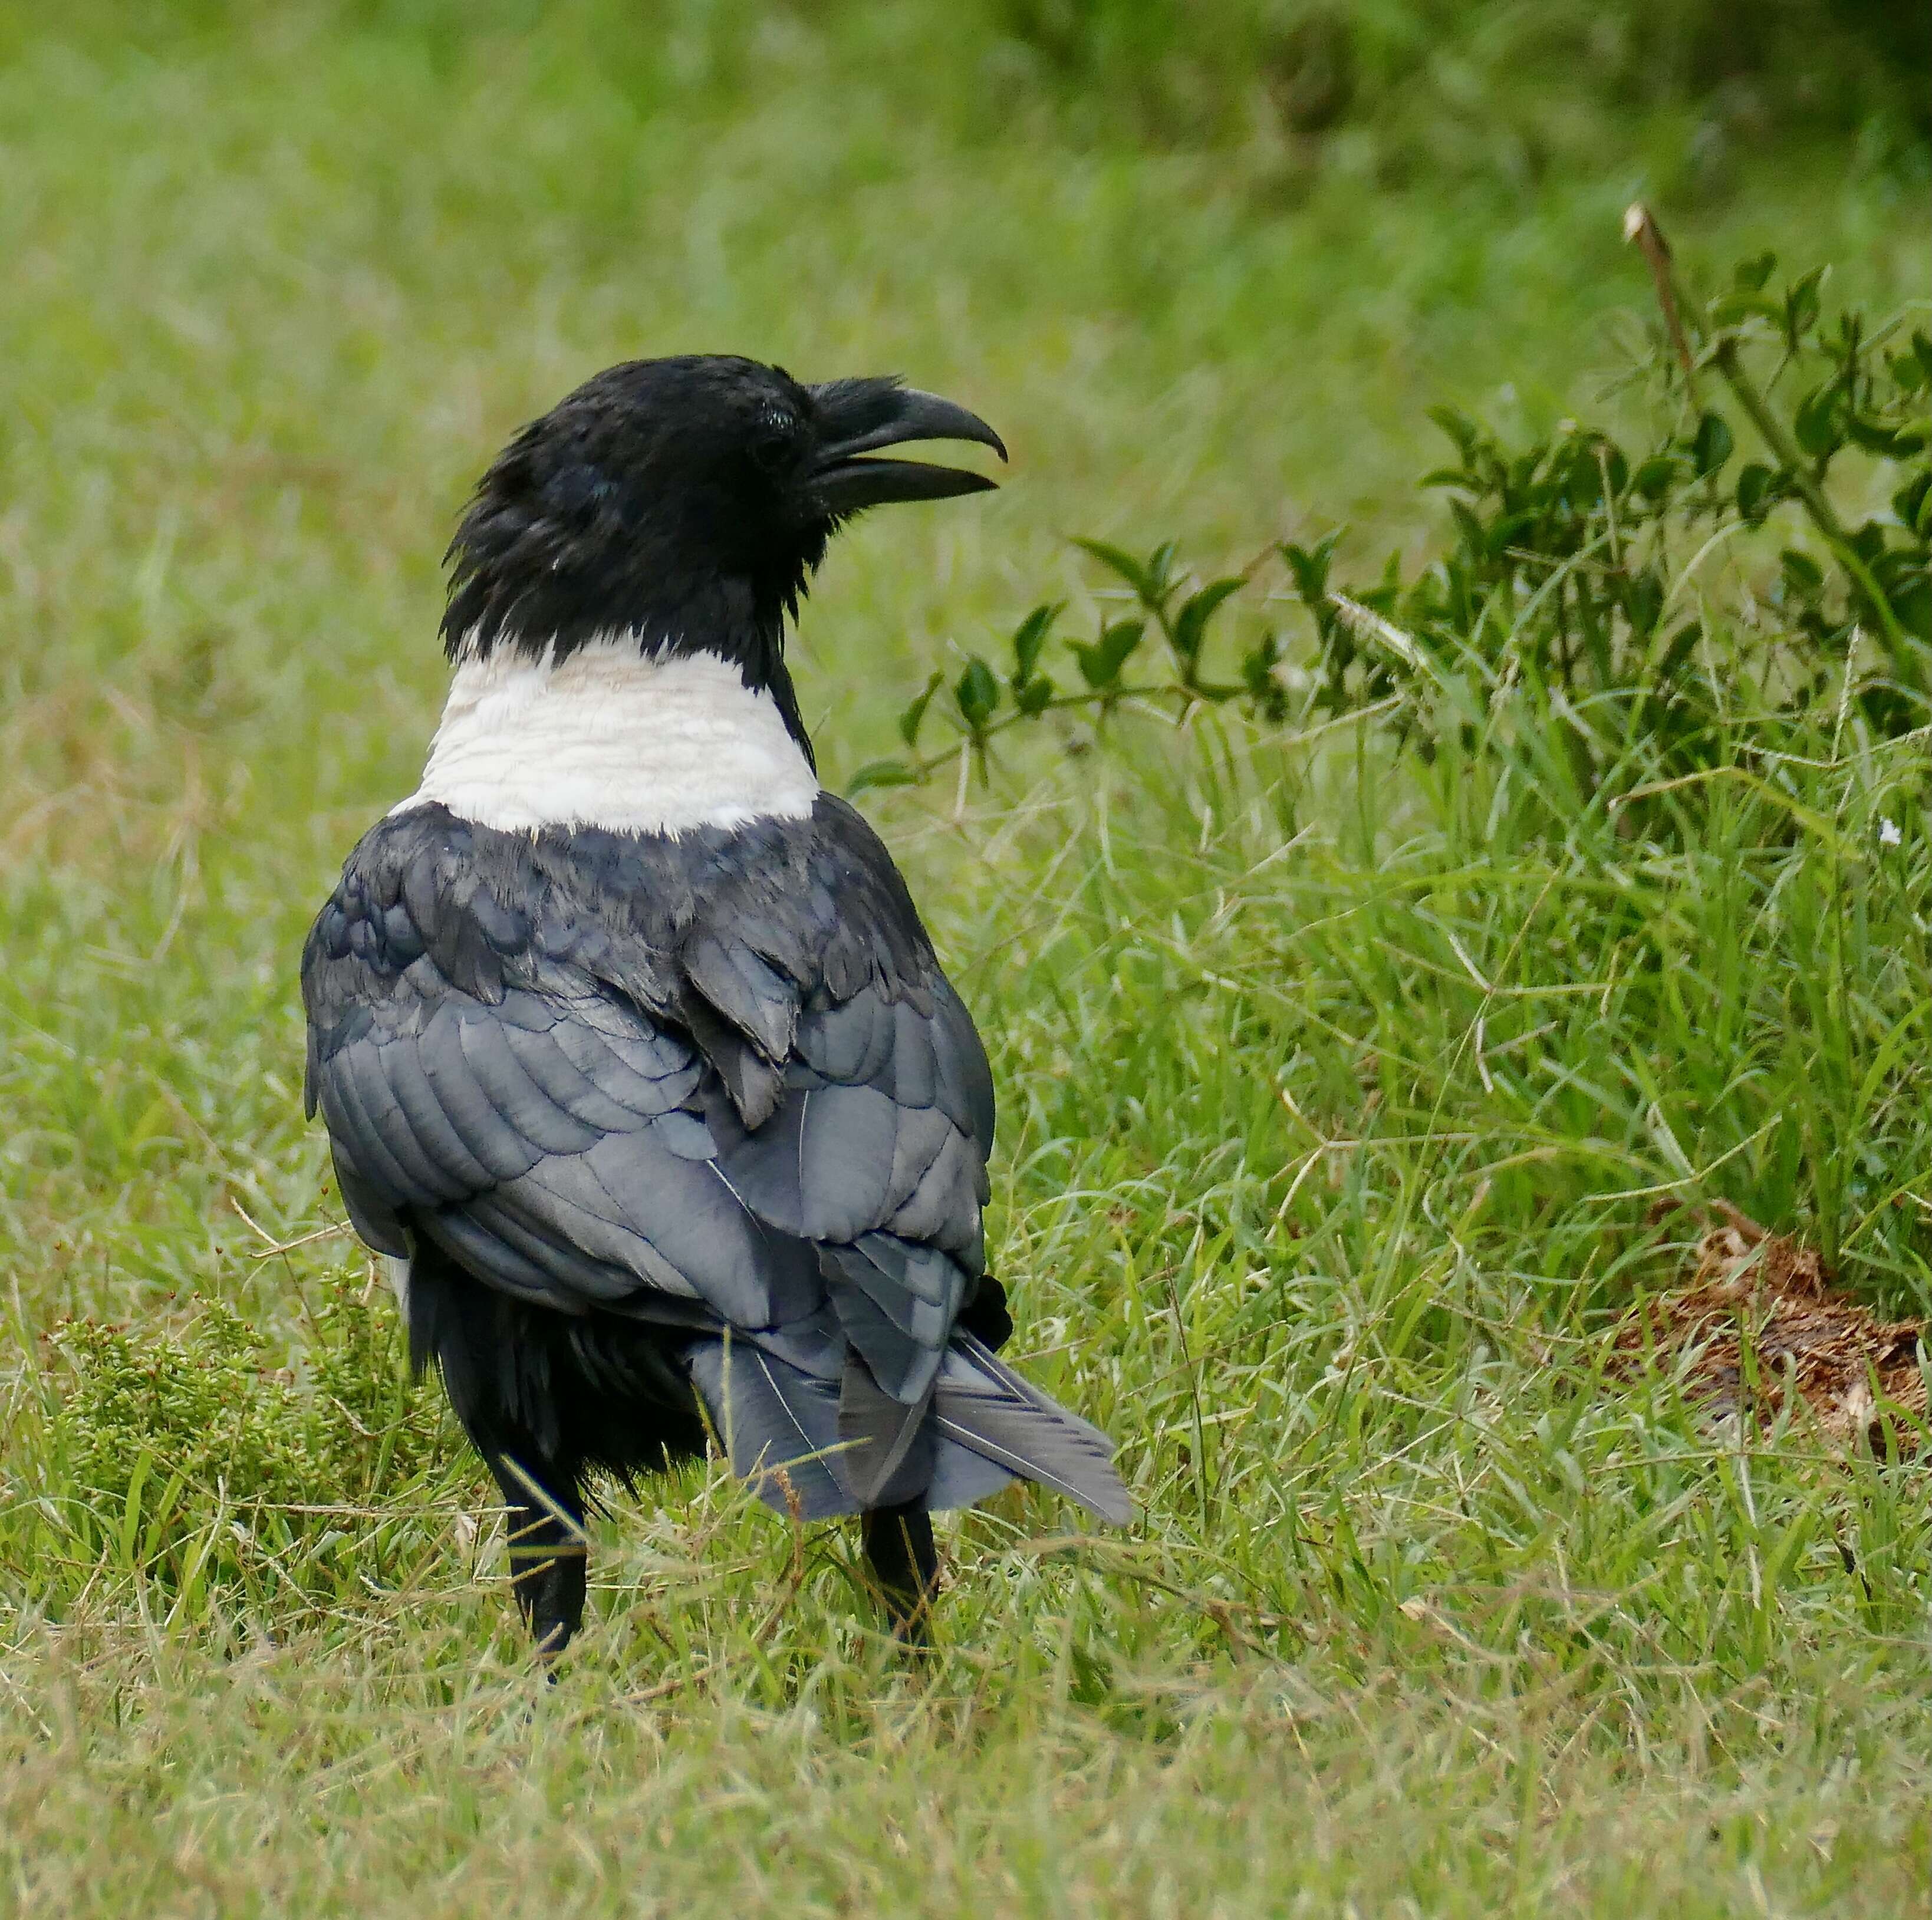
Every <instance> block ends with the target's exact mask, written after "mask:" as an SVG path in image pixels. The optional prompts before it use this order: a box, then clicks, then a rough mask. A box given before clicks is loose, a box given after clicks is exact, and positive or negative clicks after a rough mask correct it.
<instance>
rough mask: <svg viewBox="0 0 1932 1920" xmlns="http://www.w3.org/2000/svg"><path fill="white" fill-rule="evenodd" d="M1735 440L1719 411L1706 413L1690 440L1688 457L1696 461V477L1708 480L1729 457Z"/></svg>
mask: <svg viewBox="0 0 1932 1920" xmlns="http://www.w3.org/2000/svg"><path fill="white" fill-rule="evenodd" d="M1736 446H1737V442H1736V440H1735V439H1734V438H1733V437H1732V434H1731V429H1730V425H1729V423H1728V422H1727V421H1726V420H1725V419H1724V416H1723V415H1722V414H1721V413H1707V414H1706V415H1705V416H1704V417H1703V419H1701V420H1700V421H1699V422H1697V433H1696V434H1695V435H1694V437H1692V439H1691V459H1692V460H1694V462H1696V463H1697V478H1699V479H1700V480H1708V479H1709V478H1710V477H1711V475H1712V474H1714V473H1715V472H1717V470H1718V468H1720V467H1721V466H1723V465H1724V462H1725V461H1726V460H1729V459H1730V457H1731V454H1732V452H1733V449H1735V448H1736Z"/></svg>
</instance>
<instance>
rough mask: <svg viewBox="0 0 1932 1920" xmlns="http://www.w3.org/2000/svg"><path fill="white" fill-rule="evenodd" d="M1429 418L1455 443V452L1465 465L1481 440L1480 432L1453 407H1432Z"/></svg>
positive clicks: (1472, 422) (1479, 429) (1473, 423)
mask: <svg viewBox="0 0 1932 1920" xmlns="http://www.w3.org/2000/svg"><path fill="white" fill-rule="evenodd" d="M1429 417H1430V419H1432V420H1433V421H1434V422H1436V425H1437V426H1439V427H1440V428H1442V431H1443V432H1444V433H1445V434H1448V436H1449V437H1450V439H1451V440H1453V441H1454V442H1455V443H1456V451H1457V452H1458V453H1460V455H1462V456H1463V460H1464V461H1465V462H1467V461H1468V460H1469V459H1470V458H1471V457H1472V455H1474V453H1475V451H1476V449H1477V447H1478V445H1480V444H1481V440H1482V437H1483V435H1482V430H1481V428H1479V427H1478V426H1477V425H1476V424H1475V422H1474V421H1472V420H1469V419H1465V418H1464V416H1463V415H1461V414H1460V413H1457V411H1456V410H1455V409H1454V407H1431V408H1430V410H1429Z"/></svg>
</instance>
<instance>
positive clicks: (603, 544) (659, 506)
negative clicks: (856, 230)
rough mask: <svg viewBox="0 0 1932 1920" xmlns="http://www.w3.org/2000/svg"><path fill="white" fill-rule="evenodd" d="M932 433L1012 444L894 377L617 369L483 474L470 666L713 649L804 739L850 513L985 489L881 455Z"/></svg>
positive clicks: (463, 549)
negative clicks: (802, 668) (811, 604)
mask: <svg viewBox="0 0 1932 1920" xmlns="http://www.w3.org/2000/svg"><path fill="white" fill-rule="evenodd" d="M907 440H977V441H978V442H980V443H982V444H983V445H985V446H990V447H992V448H994V449H995V450H997V451H998V452H999V453H1000V454H1001V457H1002V458H1004V455H1005V451H1006V450H1005V449H1004V447H1003V446H1001V443H1000V438H999V436H998V434H995V432H994V431H993V430H992V428H990V427H989V426H988V425H986V422H984V421H983V420H981V419H979V418H978V417H977V416H976V415H974V414H971V413H968V412H967V411H966V410H965V408H963V407H958V406H956V405H954V404H953V403H952V402H951V401H943V400H941V399H939V398H937V397H936V396H935V395H931V394H925V393H920V392H917V391H916V390H915V389H910V388H907V387H905V386H901V384H900V383H898V381H897V380H891V379H878V378H865V379H858V380H833V381H829V382H827V383H825V384H823V385H822V386H810V387H808V386H802V385H800V384H799V382H797V381H796V380H793V378H792V377H791V376H790V374H787V373H786V372H785V371H784V369H783V368H780V367H767V366H763V365H760V364H759V363H758V362H756V361H753V360H743V359H736V358H734V357H732V356H727V355H718V354H703V355H687V356H682V357H679V358H676V359H662V360H632V361H627V362H625V363H624V364H623V365H621V366H616V367H610V368H606V369H605V370H604V371H603V372H602V373H601V374H596V375H595V376H593V377H592V378H591V379H589V380H586V382H585V383H583V386H580V387H579V388H578V389H577V390H576V392H574V393H572V394H570V395H567V396H566V397H565V398H564V399H563V400H562V401H559V403H558V404H557V405H556V406H555V407H553V408H552V409H551V410H550V412H549V413H546V414H544V416H542V418H541V419H537V420H533V421H532V422H530V424H529V425H528V426H526V427H525V428H523V430H522V431H520V433H519V434H517V436H516V437H515V438H514V440H511V443H510V444H509V445H508V446H507V447H505V449H504V450H503V451H502V453H501V454H499V455H498V456H497V458H496V460H495V461H494V463H493V464H492V465H491V466H490V469H489V471H488V472H487V473H485V474H484V476H483V478H482V480H481V482H480V483H479V484H478V487H477V489H476V493H475V497H474V498H473V499H472V500H471V502H470V503H469V508H468V510H467V511H466V512H465V514H463V520H462V522H461V523H460V525H459V526H458V528H457V529H456V537H455V539H454V540H452V541H451V543H450V547H449V553H448V554H447V555H446V556H445V557H446V562H447V564H448V565H449V571H450V577H449V606H448V607H447V609H446V611H445V613H444V614H443V644H444V647H445V649H446V651H447V652H449V655H450V656H451V657H452V658H457V657H458V656H459V655H460V656H462V657H463V658H483V657H485V656H487V655H489V654H490V653H493V652H496V650H497V649H499V648H502V647H506V646H507V647H514V648H517V649H523V650H525V651H527V652H531V653H532V654H544V653H547V654H549V655H550V656H551V657H553V658H556V657H559V656H561V655H565V654H568V653H569V652H571V651H573V650H574V649H576V648H577V647H580V646H583V644H584V643H586V641H588V640H592V639H598V638H610V637H614V636H617V635H624V636H626V637H631V638H634V640H635V641H636V643H637V646H638V649H639V650H640V652H646V653H652V654H665V655H675V654H679V653H700V652H701V653H710V654H715V655H718V657H719V658H723V659H724V660H727V661H731V662H732V663H733V664H736V666H737V667H739V668H740V669H741V670H742V672H743V673H744V676H745V683H746V685H748V686H751V687H753V688H760V689H763V690H767V691H769V692H770V693H771V694H772V696H773V697H774V698H775V700H777V702H778V706H779V709H780V710H781V712H783V713H784V716H785V721H786V724H787V726H788V727H790V730H791V731H792V733H793V735H794V736H795V737H796V739H798V740H799V742H800V743H801V744H802V745H805V747H806V751H807V752H809V751H810V747H809V745H808V742H805V730H804V728H803V726H802V724H801V723H800V721H799V716H798V706H797V701H796V698H795V697H794V696H793V691H792V687H791V681H790V676H789V675H788V673H787V671H786V669H785V664H784V623H785V622H786V620H787V619H788V618H795V617H796V614H797V612H798V603H799V600H800V599H801V598H802V596H803V595H804V593H805V584H806V582H807V581H808V580H809V579H810V578H811V574H812V571H813V570H814V568H816V567H817V565H818V564H819V562H820V561H821V560H822V559H823V558H824V557H825V548H826V542H827V541H829V539H830V538H831V537H832V532H833V530H834V529H835V528H836V527H837V526H838V524H839V523H840V522H841V520H845V519H847V518H848V517H850V515H851V514H854V513H858V512H860V511H863V510H865V508H868V507H871V506H875V505H880V504H882V503H883V502H886V501H891V500H929V499H947V498H950V497H952V496H956V495H958V494H961V493H977V492H981V491H983V490H986V488H988V487H990V486H991V485H992V481H989V480H987V479H986V478H983V476H982V475H979V474H977V473H971V472H958V471H955V470H954V469H950V468H946V467H939V466H929V465H926V464H924V463H919V462H916V461H911V460H881V459H877V458H873V457H872V456H874V455H876V454H877V453H878V452H880V450H881V449H886V448H889V447H892V446H898V445H899V444H901V443H903V442H905V441H907Z"/></svg>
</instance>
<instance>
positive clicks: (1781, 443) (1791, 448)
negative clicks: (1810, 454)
mask: <svg viewBox="0 0 1932 1920" xmlns="http://www.w3.org/2000/svg"><path fill="white" fill-rule="evenodd" d="M1624 238H1625V239H1626V240H1630V241H1634V242H1635V243H1636V244H1637V246H1638V247H1639V248H1641V249H1642V250H1643V257H1644V260H1645V261H1646V263H1647V264H1648V265H1649V268H1650V274H1651V278H1652V280H1653V281H1655V283H1656V287H1657V304H1658V306H1659V307H1660V308H1662V310H1663V312H1664V326H1665V327H1666V328H1667V329H1668V331H1669V332H1670V339H1671V344H1673V346H1674V347H1676V350H1677V357H1678V358H1679V359H1680V360H1681V361H1682V362H1683V363H1684V377H1685V383H1686V384H1687V385H1691V384H1693V383H1694V380H1695V376H1696V363H1695V362H1694V359H1693V358H1692V356H1691V344H1690V341H1689V340H1688V338H1686V336H1685V331H1684V323H1683V320H1682V308H1681V306H1680V304H1679V300H1678V298H1677V286H1676V276H1675V275H1673V272H1672V271H1671V265H1670V245H1669V244H1668V243H1667V242H1666V241H1665V239H1664V233H1663V230H1662V229H1661V228H1660V227H1659V226H1658V223H1657V221H1656V219H1655V216H1654V215H1653V214H1652V212H1651V211H1650V209H1649V208H1648V207H1646V205H1643V202H1641V201H1639V202H1637V203H1636V204H1635V205H1633V206H1632V207H1631V208H1630V209H1629V211H1628V212H1626V213H1625V215H1624ZM1710 358H1711V364H1712V365H1713V366H1715V368H1717V370H1718V372H1719V373H1720V374H1722V375H1723V376H1724V384H1725V385H1726V386H1728V387H1729V388H1730V390H1731V393H1732V395H1733V398H1735V399H1736V401H1737V403H1738V404H1739V407H1742V408H1743V410H1745V413H1746V414H1747V415H1748V416H1750V419H1751V425H1753V426H1754V427H1755V428H1757V431H1758V432H1759V434H1760V436H1761V437H1763V441H1764V443H1765V445H1766V446H1767V447H1768V448H1769V449H1770V450H1771V452H1772V457H1773V458H1775V460H1777V462H1778V465H1779V466H1780V467H1781V468H1782V469H1784V472H1786V473H1787V474H1788V475H1790V480H1791V484H1792V486H1793V489H1794V490H1796V493H1797V495H1798V497H1799V500H1800V501H1801V502H1802V503H1803V505H1804V508H1805V512H1806V513H1807V514H1808V515H1809V516H1810V517H1811V523H1812V525H1813V526H1815V527H1817V529H1818V531H1819V532H1820V534H1821V535H1823V537H1824V538H1825V539H1826V541H1827V543H1828V544H1829V545H1830V547H1831V549H1832V553H1833V554H1834V556H1835V557H1836V559H1837V560H1838V564H1839V565H1841V567H1843V568H1844V570H1845V571H1846V572H1847V573H1848V574H1850V575H1851V577H1852V579H1853V580H1855V581H1856V582H1857V583H1858V586H1859V587H1860V588H1861V590H1862V591H1863V592H1864V596H1865V598H1866V599H1867V601H1869V602H1870V606H1871V609H1872V611H1873V613H1874V614H1875V615H1876V616H1877V619H1878V623H1879V626H1880V628H1882V629H1883V631H1884V634H1885V644H1886V650H1887V652H1889V653H1890V654H1891V661H1892V665H1893V668H1894V670H1895V671H1896V672H1897V673H1898V674H1899V676H1900V678H1901V679H1916V678H1917V677H1918V676H1916V675H1915V673H1912V669H1911V667H1910V664H1909V660H1910V655H1911V652H1912V643H1911V641H1910V640H1909V637H1907V635H1906V631H1905V628H1903V625H1900V622H1899V618H1898V615H1897V613H1895V612H1894V610H1893V608H1892V604H1891V601H1889V600H1888V599H1887V598H1885V589H1883V588H1882V587H1881V586H1879V583H1878V582H1877V580H1876V579H1875V578H1873V574H1872V571H1871V569H1870V568H1869V567H1868V566H1867V565H1865V562H1864V557H1863V556H1862V555H1861V554H1860V553H1859V552H1858V550H1857V548H1856V547H1854V546H1853V545H1852V543H1851V541H1850V539H1849V537H1848V536H1847V535H1846V532H1845V528H1844V523H1843V521H1841V520H1840V519H1839V517H1838V513H1837V511H1836V509H1835V508H1834V507H1833V506H1832V502H1830V501H1829V499H1826V496H1825V490H1824V488H1823V487H1821V486H1820V484H1818V480H1817V476H1816V475H1814V473H1813V472H1811V467H1810V463H1809V462H1808V461H1807V460H1806V459H1805V455H1804V453H1803V452H1802V450H1801V449H1799V446H1798V444H1797V443H1796V441H1794V440H1793V439H1792V437H1791V436H1790V434H1788V433H1787V431H1785V427H1784V422H1783V421H1781V420H1780V419H1778V416H1777V415H1776V414H1775V413H1773V412H1772V410H1771V408H1770V406H1769V404H1768V403H1767V402H1766V400H1765V398H1764V396H1763V394H1761V393H1760V392H1759V391H1758V389H1757V384H1756V383H1755V382H1754V381H1753V380H1752V379H1751V376H1750V375H1749V374H1748V373H1746V372H1745V367H1744V362H1743V359H1742V356H1741V355H1740V354H1739V341H1738V337H1737V335H1736V334H1734V333H1730V332H1724V333H1721V334H1719V335H1718V338H1717V340H1716V341H1715V343H1714V344H1713V345H1712V348H1711V354H1710Z"/></svg>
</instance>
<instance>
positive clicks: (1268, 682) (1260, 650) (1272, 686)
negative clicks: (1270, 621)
mask: <svg viewBox="0 0 1932 1920" xmlns="http://www.w3.org/2000/svg"><path fill="white" fill-rule="evenodd" d="M1280 660H1281V643H1280V640H1277V638H1276V637H1274V634H1272V633H1265V634H1262V637H1261V638H1260V640H1259V641H1258V642H1256V645H1255V646H1254V647H1253V649H1252V650H1251V651H1250V652H1247V653H1246V654H1244V655H1243V656H1242V658H1241V684H1242V685H1244V686H1245V687H1246V688H1247V690H1248V692H1249V694H1250V696H1251V697H1253V698H1254V699H1256V700H1259V701H1260V702H1261V703H1262V708H1263V709H1264V710H1265V711H1268V710H1269V709H1272V708H1273V706H1274V704H1275V703H1276V702H1277V700H1279V699H1280V697H1281V694H1282V689H1281V687H1280V684H1279V683H1278V682H1277V680H1276V679H1275V677H1274V670H1275V668H1276V667H1277V665H1278V664H1280ZM1270 717H1271V718H1272V717H1273V715H1272V713H1271V714H1270Z"/></svg>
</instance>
